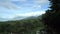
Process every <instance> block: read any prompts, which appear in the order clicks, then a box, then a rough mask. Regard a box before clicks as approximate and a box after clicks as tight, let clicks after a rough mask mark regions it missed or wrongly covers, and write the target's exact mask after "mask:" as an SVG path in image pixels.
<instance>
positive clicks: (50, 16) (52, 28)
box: [42, 0, 60, 34]
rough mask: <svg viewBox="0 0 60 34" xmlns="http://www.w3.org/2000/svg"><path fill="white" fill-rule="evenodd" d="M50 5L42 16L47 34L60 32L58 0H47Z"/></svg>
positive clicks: (59, 0) (59, 1) (59, 2)
mask: <svg viewBox="0 0 60 34" xmlns="http://www.w3.org/2000/svg"><path fill="white" fill-rule="evenodd" d="M49 1H50V4H51V7H50V9H49V10H47V11H46V13H45V14H44V15H43V16H42V18H43V19H42V20H43V23H44V24H45V25H46V26H47V27H46V29H47V30H46V31H47V32H48V34H50V33H51V34H60V0H49Z"/></svg>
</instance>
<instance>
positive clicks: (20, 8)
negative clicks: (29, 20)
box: [0, 0, 49, 18]
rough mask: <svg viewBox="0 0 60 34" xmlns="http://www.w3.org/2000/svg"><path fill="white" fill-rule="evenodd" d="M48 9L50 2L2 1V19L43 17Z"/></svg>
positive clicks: (39, 0) (34, 0)
mask: <svg viewBox="0 0 60 34" xmlns="http://www.w3.org/2000/svg"><path fill="white" fill-rule="evenodd" d="M48 7H49V1H48V0H0V18H14V17H16V16H25V17H27V16H35V15H41V14H43V13H45V10H47V9H48Z"/></svg>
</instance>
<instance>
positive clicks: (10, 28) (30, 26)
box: [0, 16, 44, 34]
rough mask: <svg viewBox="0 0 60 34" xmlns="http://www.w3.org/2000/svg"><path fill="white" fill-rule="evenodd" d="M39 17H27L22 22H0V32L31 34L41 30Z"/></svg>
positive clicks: (41, 25) (41, 24)
mask: <svg viewBox="0 0 60 34" xmlns="http://www.w3.org/2000/svg"><path fill="white" fill-rule="evenodd" d="M43 27H44V25H43V23H42V22H41V16H38V17H28V18H26V19H22V20H15V21H5V22H0V32H1V33H2V34H3V33H11V32H12V33H19V34H21V33H22V32H24V33H26V34H27V33H32V34H34V33H35V32H36V31H37V30H40V29H41V28H43Z"/></svg>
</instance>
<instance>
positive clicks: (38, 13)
mask: <svg viewBox="0 0 60 34" xmlns="http://www.w3.org/2000/svg"><path fill="white" fill-rule="evenodd" d="M44 13H45V12H44V11H36V12H29V13H24V14H16V15H17V16H25V17H29V16H39V15H41V14H44Z"/></svg>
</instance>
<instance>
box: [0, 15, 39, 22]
mask: <svg viewBox="0 0 60 34" xmlns="http://www.w3.org/2000/svg"><path fill="white" fill-rule="evenodd" d="M37 17H38V16H30V17H26V16H17V17H14V18H0V21H15V20H27V19H36V18H37Z"/></svg>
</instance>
